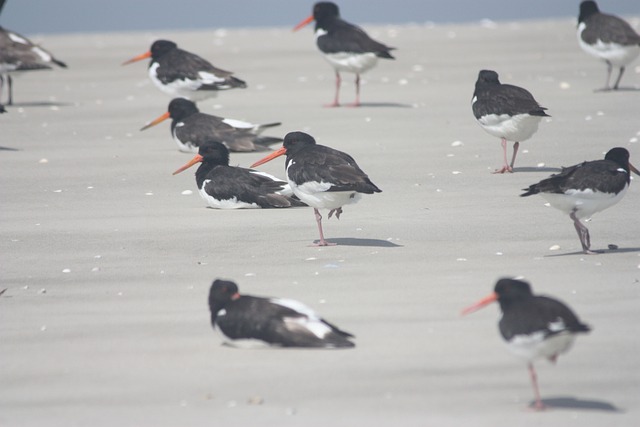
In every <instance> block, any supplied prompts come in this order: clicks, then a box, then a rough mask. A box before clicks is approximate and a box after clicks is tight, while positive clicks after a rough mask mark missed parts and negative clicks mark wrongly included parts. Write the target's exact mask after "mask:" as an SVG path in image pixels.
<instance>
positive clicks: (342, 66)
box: [324, 52, 378, 74]
mask: <svg viewBox="0 0 640 427" xmlns="http://www.w3.org/2000/svg"><path fill="white" fill-rule="evenodd" d="M324 58H325V59H326V60H327V62H328V63H329V64H331V66H332V67H333V68H335V69H336V71H347V72H350V73H357V74H362V73H364V72H365V71H368V70H370V69H371V68H373V67H374V66H375V65H376V64H377V63H378V57H377V56H376V55H375V53H348V52H341V53H325V54H324Z"/></svg>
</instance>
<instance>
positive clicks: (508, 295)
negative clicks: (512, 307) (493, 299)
mask: <svg viewBox="0 0 640 427" xmlns="http://www.w3.org/2000/svg"><path fill="white" fill-rule="evenodd" d="M493 291H494V292H495V293H496V295H497V296H498V302H499V303H500V306H501V307H502V306H503V304H508V303H509V302H511V301H516V300H519V299H523V298H529V297H531V296H532V295H533V293H532V292H531V286H530V285H529V283H527V282H524V281H522V280H517V279H507V278H503V279H500V280H498V282H497V283H496V286H495V288H494V289H493Z"/></svg>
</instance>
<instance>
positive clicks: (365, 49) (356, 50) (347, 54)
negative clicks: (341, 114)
mask: <svg viewBox="0 0 640 427" xmlns="http://www.w3.org/2000/svg"><path fill="white" fill-rule="evenodd" d="M313 21H315V22H316V29H315V34H316V44H317V45H318V49H320V52H322V54H323V56H324V58H325V59H326V60H327V62H329V64H331V66H332V67H333V68H334V70H335V73H336V95H335V98H334V100H333V103H332V104H329V105H327V107H338V106H339V105H340V102H339V95H340V83H341V78H340V72H341V71H346V72H349V73H355V75H356V100H355V102H354V103H353V104H352V106H354V107H358V106H360V74H362V73H364V72H365V71H368V70H370V69H371V68H373V67H375V66H376V64H377V63H378V58H384V59H395V58H394V57H393V56H391V53H389V52H390V51H392V50H394V49H395V48H393V47H389V46H386V45H384V44H382V43H380V42H377V41H375V40H373V39H372V38H371V37H369V36H368V35H367V33H365V32H364V30H362V29H361V28H360V27H357V26H355V25H353V24H350V23H349V22H346V21H343V20H342V19H341V18H340V10H339V9H338V6H337V5H336V4H335V3H332V2H325V1H323V2H318V3H316V4H315V5H314V6H313V14H312V15H311V16H309V17H308V18H306V19H305V20H303V21H302V22H300V23H299V24H298V25H296V26H295V28H294V29H293V31H297V30H299V29H300V28H303V27H305V26H306V25H308V24H310V23H311V22H313Z"/></svg>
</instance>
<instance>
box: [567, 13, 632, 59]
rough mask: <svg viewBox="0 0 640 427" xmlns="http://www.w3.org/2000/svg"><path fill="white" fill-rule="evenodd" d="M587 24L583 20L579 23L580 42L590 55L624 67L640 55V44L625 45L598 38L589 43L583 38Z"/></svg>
mask: <svg viewBox="0 0 640 427" xmlns="http://www.w3.org/2000/svg"><path fill="white" fill-rule="evenodd" d="M585 28H586V24H585V23H584V22H581V23H580V25H578V44H579V45H580V47H581V48H582V50H584V51H585V52H587V53H588V54H589V55H592V56H595V57H596V58H600V59H602V60H604V61H609V62H610V63H612V64H613V65H615V66H618V67H623V66H625V65H627V64H628V63H630V62H631V61H633V60H634V59H636V58H637V57H638V55H640V46H638V45H637V44H636V45H628V46H624V45H621V44H618V43H604V42H603V41H602V40H600V39H598V40H597V41H596V43H595V44H588V43H585V41H584V40H582V32H583V31H584V30H585Z"/></svg>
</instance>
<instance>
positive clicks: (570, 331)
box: [462, 279, 591, 410]
mask: <svg viewBox="0 0 640 427" xmlns="http://www.w3.org/2000/svg"><path fill="white" fill-rule="evenodd" d="M496 301H497V302H498V304H499V305H500V309H501V310H502V317H501V318H500V321H499V322H498V328H499V329H500V335H502V338H503V339H504V340H505V341H506V342H507V346H508V347H509V350H511V352H512V353H513V354H515V355H516V356H518V357H520V358H523V359H525V360H526V361H527V364H528V367H529V374H530V376H531V385H532V386H533V392H534V394H535V403H534V404H533V408H534V409H536V410H542V409H545V405H544V403H543V402H542V399H540V391H539V389H538V378H537V375H536V371H535V368H534V366H533V361H534V360H536V359H541V358H546V359H548V360H549V361H551V362H555V361H556V359H557V358H558V356H559V355H560V354H562V353H565V352H567V351H569V349H570V348H571V346H572V345H573V342H574V340H575V337H576V334H579V333H587V332H589V331H590V330H591V328H590V327H589V326H588V325H585V324H584V323H582V322H580V320H579V319H578V317H577V316H576V315H575V314H574V313H573V311H571V309H570V308H569V307H567V306H566V305H565V304H564V303H562V302H560V301H558V300H556V299H554V298H550V297H546V296H540V295H534V294H533V292H532V291H531V286H530V285H529V283H527V282H524V281H522V280H516V279H500V280H498V282H497V283H496V286H495V288H494V291H493V292H492V293H491V294H489V295H488V296H486V297H485V298H483V299H481V300H480V301H478V302H476V303H475V304H473V305H471V306H469V307H467V308H465V309H464V310H463V311H462V314H468V313H472V312H474V311H476V310H479V309H481V308H483V307H486V306H487V305H489V304H491V303H493V302H496Z"/></svg>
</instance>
